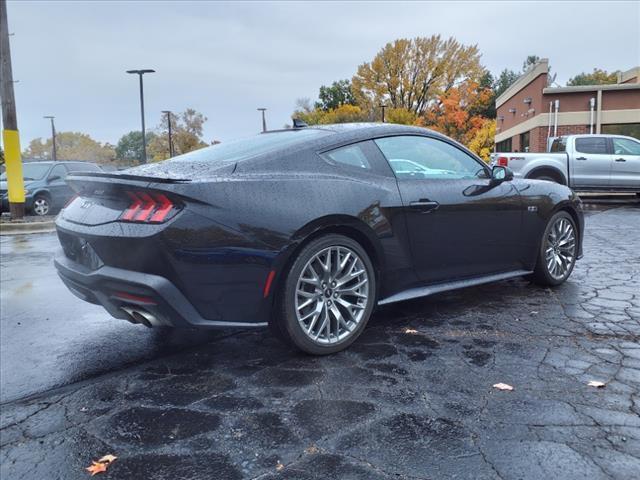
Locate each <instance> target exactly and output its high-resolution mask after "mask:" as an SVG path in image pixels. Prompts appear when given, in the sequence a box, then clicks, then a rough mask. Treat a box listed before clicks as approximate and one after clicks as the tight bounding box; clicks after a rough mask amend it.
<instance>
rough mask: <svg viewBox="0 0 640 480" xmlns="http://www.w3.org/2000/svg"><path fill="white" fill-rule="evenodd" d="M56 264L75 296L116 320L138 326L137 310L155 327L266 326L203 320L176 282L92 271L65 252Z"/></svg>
mask: <svg viewBox="0 0 640 480" xmlns="http://www.w3.org/2000/svg"><path fill="white" fill-rule="evenodd" d="M54 265H55V267H56V269H57V270H58V275H59V276H60V278H61V279H62V281H63V282H64V283H65V285H66V286H67V287H68V288H69V290H71V292H72V293H73V294H74V295H76V296H77V297H79V298H80V299H82V300H84V301H87V302H90V303H94V304H96V305H102V306H103V307H104V308H105V309H106V310H107V311H108V312H109V313H110V314H111V315H112V316H113V317H115V318H120V319H124V320H129V321H132V322H134V323H137V322H135V319H134V318H132V316H131V313H130V312H131V311H138V312H143V313H146V314H148V315H147V319H151V320H150V322H149V323H150V324H151V325H153V326H162V325H164V326H172V327H183V328H193V327H196V328H224V327H241V328H249V327H264V326H266V325H267V323H264V322H263V323H249V322H247V323H245V322H227V321H223V320H209V319H206V318H203V317H202V316H201V315H200V313H199V312H198V311H197V310H196V309H195V308H194V306H193V305H192V304H191V303H190V302H189V300H188V299H187V298H186V297H185V296H184V295H183V294H182V292H180V290H179V289H178V288H177V287H176V286H175V285H174V284H173V283H171V282H170V281H169V280H167V279H166V278H164V277H160V276H157V275H150V274H146V273H140V272H133V271H130V270H124V269H120V268H114V267H109V266H101V267H100V268H98V269H96V270H90V269H88V268H86V267H84V266H83V265H81V264H79V263H77V262H74V261H73V260H71V259H69V258H67V257H66V256H65V255H64V253H63V252H62V250H61V251H59V252H58V254H57V255H56V256H55V259H54ZM127 310H128V312H127ZM143 316H144V315H143Z"/></svg>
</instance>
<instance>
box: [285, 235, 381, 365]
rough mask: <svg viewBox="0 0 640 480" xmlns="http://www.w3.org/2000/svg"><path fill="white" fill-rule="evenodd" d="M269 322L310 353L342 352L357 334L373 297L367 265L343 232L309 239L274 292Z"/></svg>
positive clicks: (288, 340)
mask: <svg viewBox="0 0 640 480" xmlns="http://www.w3.org/2000/svg"><path fill="white" fill-rule="evenodd" d="M279 293H280V296H279V301H278V308H276V311H275V312H274V315H273V318H272V326H273V327H274V329H275V330H276V331H277V333H279V335H278V336H279V337H280V338H281V339H283V340H284V341H285V342H286V343H289V344H291V345H293V346H295V347H297V348H298V349H300V350H302V351H304V352H306V353H310V354H313V355H327V354H331V353H335V352H339V351H341V350H344V349H345V348H347V347H348V346H349V345H351V344H352V343H353V342H354V341H355V340H356V338H358V336H359V335H360V334H361V333H362V330H363V329H364V327H365V325H366V324H367V321H368V320H369V317H370V316H371V312H372V311H373V307H374V305H375V301H376V298H375V297H376V277H375V271H374V268H373V264H372V263H371V260H370V259H369V256H368V255H367V252H366V251H365V250H364V249H363V248H362V246H361V245H360V244H359V243H358V242H356V241H354V240H352V239H351V238H349V237H345V236H343V235H335V234H330V235H325V236H323V237H320V238H318V239H316V240H313V241H312V242H310V243H309V244H308V245H306V246H305V247H304V248H303V249H302V250H301V251H300V253H299V254H298V256H297V257H296V259H295V260H294V262H293V264H292V265H291V267H290V268H289V271H288V272H287V275H286V279H285V281H284V285H283V286H282V288H281V291H280V292H279Z"/></svg>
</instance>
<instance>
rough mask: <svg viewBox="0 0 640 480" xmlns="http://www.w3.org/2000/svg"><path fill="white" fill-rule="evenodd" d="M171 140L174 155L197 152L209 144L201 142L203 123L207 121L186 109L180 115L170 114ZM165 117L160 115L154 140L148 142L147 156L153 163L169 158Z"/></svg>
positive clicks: (198, 113) (202, 116)
mask: <svg viewBox="0 0 640 480" xmlns="http://www.w3.org/2000/svg"><path fill="white" fill-rule="evenodd" d="M170 115H171V139H172V142H173V149H174V152H175V155H181V154H183V153H187V152H191V151H193V150H198V149H200V148H203V147H206V146H208V145H209V144H208V143H207V142H205V141H204V140H203V138H202V137H203V129H204V123H205V122H206V121H207V117H205V116H204V115H203V114H202V113H200V112H197V111H196V110H194V109H193V108H187V109H186V110H185V111H184V112H182V113H180V114H177V115H176V114H174V113H171V114H170ZM168 128H169V127H168V125H167V117H166V115H162V116H161V119H160V123H159V124H158V126H157V127H156V128H155V129H154V134H155V136H154V138H153V139H152V140H151V141H150V142H148V145H149V147H148V149H149V155H150V156H151V158H152V159H153V161H159V160H166V159H167V158H169V130H168Z"/></svg>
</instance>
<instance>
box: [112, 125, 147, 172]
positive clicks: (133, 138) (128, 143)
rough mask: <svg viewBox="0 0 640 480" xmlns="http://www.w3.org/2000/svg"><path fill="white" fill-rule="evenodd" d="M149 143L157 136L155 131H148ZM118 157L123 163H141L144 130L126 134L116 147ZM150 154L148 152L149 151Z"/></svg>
mask: <svg viewBox="0 0 640 480" xmlns="http://www.w3.org/2000/svg"><path fill="white" fill-rule="evenodd" d="M146 137H147V144H149V143H151V142H152V141H153V139H154V138H155V134H154V133H153V132H147V135H146ZM115 151H116V159H117V160H119V161H121V162H123V163H127V164H130V163H139V161H140V159H141V158H142V132H141V131H139V130H136V131H132V132H129V133H126V134H124V135H123V136H122V137H120V140H118V144H117V145H116V148H115ZM147 155H148V153H147Z"/></svg>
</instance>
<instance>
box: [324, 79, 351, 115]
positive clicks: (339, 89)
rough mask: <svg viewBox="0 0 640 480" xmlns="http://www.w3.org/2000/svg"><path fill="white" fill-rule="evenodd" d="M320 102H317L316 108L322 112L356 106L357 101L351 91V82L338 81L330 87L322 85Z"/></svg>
mask: <svg viewBox="0 0 640 480" xmlns="http://www.w3.org/2000/svg"><path fill="white" fill-rule="evenodd" d="M318 98H319V100H320V101H318V102H316V104H315V107H316V108H319V109H321V110H325V111H327V110H331V109H334V108H338V107H340V106H341V105H355V104H356V99H355V97H354V96H353V92H352V91H351V81H350V80H348V79H347V80H338V81H337V82H333V83H332V84H331V85H330V86H328V87H327V86H325V85H322V86H321V87H320V93H319V94H318Z"/></svg>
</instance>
